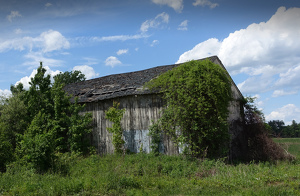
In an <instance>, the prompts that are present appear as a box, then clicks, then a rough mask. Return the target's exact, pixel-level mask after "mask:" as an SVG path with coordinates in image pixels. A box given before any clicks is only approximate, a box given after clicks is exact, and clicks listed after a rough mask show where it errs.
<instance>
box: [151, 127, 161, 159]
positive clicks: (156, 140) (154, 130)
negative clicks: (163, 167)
mask: <svg viewBox="0 0 300 196" xmlns="http://www.w3.org/2000/svg"><path fill="white" fill-rule="evenodd" d="M149 136H150V137H151V146H150V148H151V153H153V154H154V155H159V144H160V142H161V139H160V136H161V130H160V128H159V124H158V123H157V122H156V123H153V124H152V125H151V126H150V127H149Z"/></svg>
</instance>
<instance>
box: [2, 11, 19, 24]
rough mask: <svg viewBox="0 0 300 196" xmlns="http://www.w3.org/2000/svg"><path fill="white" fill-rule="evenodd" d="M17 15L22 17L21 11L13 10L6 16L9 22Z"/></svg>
mask: <svg viewBox="0 0 300 196" xmlns="http://www.w3.org/2000/svg"><path fill="white" fill-rule="evenodd" d="M16 17H22V15H21V14H20V13H19V11H11V12H10V14H9V15H7V16H6V18H7V20H8V21H9V22H12V21H13V19H15V18H16Z"/></svg>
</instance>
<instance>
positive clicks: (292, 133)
mask: <svg viewBox="0 0 300 196" xmlns="http://www.w3.org/2000/svg"><path fill="white" fill-rule="evenodd" d="M268 125H269V132H270V134H271V135H272V136H273V137H289V138H293V137H300V123H297V122H296V121H295V120H293V121H292V124H291V125H285V123H284V121H283V120H271V121H269V122H268Z"/></svg>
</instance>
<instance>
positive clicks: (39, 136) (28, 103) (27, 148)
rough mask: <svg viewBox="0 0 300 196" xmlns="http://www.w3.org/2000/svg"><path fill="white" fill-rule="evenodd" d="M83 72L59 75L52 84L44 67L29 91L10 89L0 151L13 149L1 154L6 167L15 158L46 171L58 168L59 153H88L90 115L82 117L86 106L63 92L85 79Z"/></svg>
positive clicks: (1, 108) (0, 108)
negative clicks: (67, 85)
mask: <svg viewBox="0 0 300 196" xmlns="http://www.w3.org/2000/svg"><path fill="white" fill-rule="evenodd" d="M84 79H85V77H84V75H83V74H81V72H79V71H75V72H67V73H60V74H58V75H57V76H55V78H54V83H52V82H51V78H50V75H46V69H45V68H44V67H43V66H42V64H41V65H40V66H39V68H38V69H37V73H36V75H35V76H34V77H33V78H31V81H30V88H29V90H24V89H23V85H22V84H21V83H19V84H18V85H17V86H11V91H12V96H11V97H8V98H2V99H1V104H0V114H1V115H0V125H3V126H1V127H0V136H1V137H0V142H1V143H0V148H1V149H7V148H8V147H12V148H11V149H12V150H10V151H7V153H4V154H0V156H2V157H3V161H1V163H0V167H1V169H2V170H4V169H5V168H3V167H4V166H3V165H6V164H8V163H9V162H11V161H12V160H13V157H14V156H11V158H10V159H8V158H9V155H10V154H13V155H16V157H17V161H18V162H20V163H22V164H28V165H31V166H32V167H33V168H34V169H35V170H36V171H38V172H44V171H47V170H48V169H50V168H55V167H56V166H55V163H56V160H57V156H56V154H57V153H65V152H72V153H83V154H87V153H88V152H89V149H90V146H89V142H88V137H87V135H88V134H89V133H90V131H91V122H92V118H91V114H84V115H83V114H82V115H81V114H80V113H81V111H82V110H83V108H84V105H80V104H78V103H77V101H76V102H75V103H71V102H70V98H71V97H70V96H68V95H67V94H66V93H65V91H64V90H63V86H64V85H65V84H67V83H69V82H77V81H82V80H84Z"/></svg>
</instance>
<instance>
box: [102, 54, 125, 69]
mask: <svg viewBox="0 0 300 196" xmlns="http://www.w3.org/2000/svg"><path fill="white" fill-rule="evenodd" d="M121 64H122V63H121V61H119V59H118V58H117V57H115V56H110V57H107V59H106V60H105V65H106V66H111V67H112V68H113V67H115V66H116V65H121Z"/></svg>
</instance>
